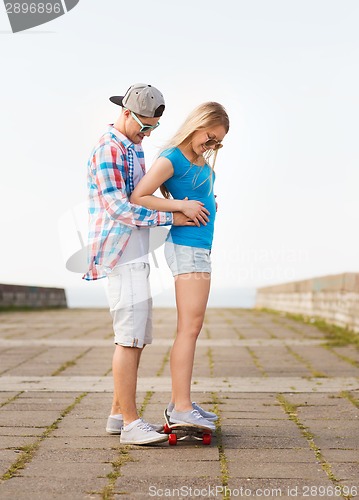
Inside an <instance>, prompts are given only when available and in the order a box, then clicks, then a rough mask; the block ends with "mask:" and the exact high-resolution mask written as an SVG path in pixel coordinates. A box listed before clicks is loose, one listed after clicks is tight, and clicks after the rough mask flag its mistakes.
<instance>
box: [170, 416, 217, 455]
mask: <svg viewBox="0 0 359 500" xmlns="http://www.w3.org/2000/svg"><path fill="white" fill-rule="evenodd" d="M164 417H165V422H166V423H165V426H164V429H163V430H164V432H165V433H166V434H168V443H169V444H170V445H172V446H174V445H176V444H177V442H178V441H184V440H190V439H195V440H197V441H202V444H205V445H209V444H211V440H212V430H211V429H208V427H201V426H199V425H191V424H172V423H171V422H170V420H169V416H168V414H167V410H165V411H164Z"/></svg>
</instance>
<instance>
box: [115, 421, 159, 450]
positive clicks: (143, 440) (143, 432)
mask: <svg viewBox="0 0 359 500" xmlns="http://www.w3.org/2000/svg"><path fill="white" fill-rule="evenodd" d="M167 440H168V436H167V434H159V433H158V432H156V431H154V430H153V429H152V426H151V425H150V424H148V423H147V422H144V421H143V420H142V419H141V418H139V419H138V420H135V421H134V422H131V423H130V424H129V425H126V427H123V428H122V431H121V437H120V443H121V444H154V443H162V442H164V441H167Z"/></svg>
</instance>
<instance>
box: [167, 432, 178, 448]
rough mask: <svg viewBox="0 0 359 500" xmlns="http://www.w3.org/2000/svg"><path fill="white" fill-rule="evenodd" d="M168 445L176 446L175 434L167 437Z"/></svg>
mask: <svg viewBox="0 0 359 500" xmlns="http://www.w3.org/2000/svg"><path fill="white" fill-rule="evenodd" d="M168 444H170V445H171V446H175V445H176V444H177V435H176V434H170V435H169V436H168Z"/></svg>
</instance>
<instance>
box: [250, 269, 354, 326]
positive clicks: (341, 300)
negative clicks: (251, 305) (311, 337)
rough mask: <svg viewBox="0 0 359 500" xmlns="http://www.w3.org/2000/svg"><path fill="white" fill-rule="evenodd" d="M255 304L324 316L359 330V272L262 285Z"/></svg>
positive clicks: (335, 323)
mask: <svg viewBox="0 0 359 500" xmlns="http://www.w3.org/2000/svg"><path fill="white" fill-rule="evenodd" d="M256 307H257V308H263V307H264V308H267V309H274V310H277V311H285V312H289V313H294V314H303V315H305V316H312V317H318V318H323V319H324V320H325V321H327V322H328V323H331V324H334V325H338V326H342V327H345V328H349V329H351V330H354V331H355V332H359V273H344V274H336V275H332V276H322V277H319V278H313V279H309V280H304V281H296V282H292V283H284V284H282V285H275V286H268V287H263V288H259V289H258V290H257V298H256Z"/></svg>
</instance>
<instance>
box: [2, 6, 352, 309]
mask: <svg viewBox="0 0 359 500" xmlns="http://www.w3.org/2000/svg"><path fill="white" fill-rule="evenodd" d="M133 5H135V7H132V6H131V3H129V2H123V1H122V0H101V1H99V0H97V1H95V0H86V1H85V0H80V2H79V4H78V5H77V6H76V7H75V8H74V9H73V10H71V11H70V12H68V13H67V14H66V15H64V16H62V17H59V18H58V19H55V20H54V21H52V22H50V23H47V24H44V25H41V26H38V27H36V28H33V29H30V30H27V31H24V32H20V33H16V34H13V33H12V32H11V30H10V24H9V21H8V19H7V16H6V12H5V7H4V5H3V4H1V5H0V53H1V90H2V91H1V94H0V109H1V112H0V130H1V135H0V137H1V153H2V154H1V183H0V189H1V191H0V194H1V196H0V213H1V229H2V237H1V242H2V244H1V261H2V266H1V269H0V283H14V284H26V285H38V286H55V287H60V288H65V289H66V292H67V296H68V301H69V305H70V306H94V305H98V306H104V305H105V303H106V296H105V288H106V287H105V281H106V280H99V281H98V282H95V283H88V282H85V281H83V280H81V273H80V272H71V271H69V270H67V269H66V262H67V260H68V259H69V257H71V255H73V254H74V253H75V252H77V251H79V250H80V249H81V239H82V240H83V242H85V243H86V238H87V235H86V224H87V215H86V196H87V189H86V163H87V159H88V157H89V154H90V152H91V150H92V148H93V146H94V145H95V144H96V142H97V140H98V138H99V137H100V136H101V135H102V133H103V132H104V131H105V129H106V127H107V124H109V123H113V122H114V121H115V120H116V118H117V116H118V114H119V108H118V107H117V106H115V105H113V104H112V103H111V102H110V101H109V100H108V98H109V97H110V96H111V95H123V93H124V92H125V91H126V89H127V88H128V87H129V86H130V85H131V84H133V83H135V82H144V83H150V84H152V85H154V86H156V87H158V88H159V89H160V90H161V91H162V92H163V94H164V96H165V100H166V112H165V114H164V116H163V117H162V119H161V126H160V127H159V128H158V129H157V130H156V131H155V132H154V133H153V134H152V135H151V137H150V138H149V139H145V141H144V143H143V146H144V149H145V155H146V162H147V168H150V166H151V163H152V162H153V160H154V158H155V156H156V152H157V151H158V149H159V148H160V147H161V145H162V144H163V143H164V142H165V141H166V140H167V139H168V138H169V137H171V135H172V134H173V133H174V132H175V131H176V129H177V128H178V127H179V126H180V124H181V123H182V122H183V121H184V119H185V118H186V116H187V114H188V113H189V112H190V111H191V110H192V109H193V108H194V107H196V106H197V105H198V104H200V103H202V102H205V101H208V100H215V101H218V102H220V103H222V104H223V105H224V106H225V108H226V109H227V112H228V114H229V117H230V122H231V125H230V131H229V133H228V135H227V136H226V137H225V139H224V147H223V148H222V149H221V151H220V152H219V155H218V158H217V164H216V183H215V192H216V195H217V201H218V205H219V208H218V213H217V218H216V227H215V236H214V244H213V248H212V263H213V274H212V292H211V298H210V302H209V305H221V306H243V305H244V306H245V305H248V304H250V303H251V302H253V300H254V290H255V289H256V288H258V287H261V286H266V285H270V284H276V283H283V282H288V281H294V280H301V279H307V278H311V277H314V276H322V275H327V274H336V273H342V272H359V262H358V257H359V236H358V213H359V196H358V185H359V141H358V136H359V130H358V116H359V95H358V88H359V66H358V60H359V31H358V29H357V26H358V21H359V3H358V2H357V1H356V0H344V1H342V2H339V1H333V0H315V1H313V0H310V1H309V0H301V1H300V2H299V1H295V0H290V1H288V0H271V1H268V0H253V1H248V0H246V1H244V0H224V1H223V2H221V3H220V4H219V3H218V2H216V1H214V0H205V1H204V0H196V2H193V1H189V0H182V1H181V2H178V3H175V2H168V0H154V1H152V2H148V1H144V0H137V2H136V3H135V4H133ZM78 233H80V237H79V234H78ZM156 261H157V263H158V266H159V267H156V263H155V262H154V261H152V260H151V262H152V264H153V265H152V276H151V280H152V288H153V293H154V303H155V305H158V306H161V305H174V301H173V283H172V277H171V275H170V272H169V270H168V269H167V265H166V263H165V260H164V258H163V248H159V249H158V250H156Z"/></svg>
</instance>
